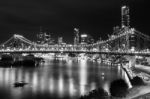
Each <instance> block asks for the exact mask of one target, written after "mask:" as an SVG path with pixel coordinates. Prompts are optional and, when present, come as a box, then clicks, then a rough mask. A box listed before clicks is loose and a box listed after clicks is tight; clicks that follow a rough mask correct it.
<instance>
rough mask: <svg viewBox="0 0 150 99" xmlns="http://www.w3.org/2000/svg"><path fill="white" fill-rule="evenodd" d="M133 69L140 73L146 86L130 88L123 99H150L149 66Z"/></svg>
mask: <svg viewBox="0 0 150 99" xmlns="http://www.w3.org/2000/svg"><path fill="white" fill-rule="evenodd" d="M135 69H136V70H138V71H140V72H141V73H140V74H139V75H140V76H142V78H143V80H144V82H145V84H146V85H143V86H137V87H133V88H131V89H130V90H129V94H128V95H127V97H126V98H125V99H150V66H144V65H135ZM145 78H146V79H145Z"/></svg>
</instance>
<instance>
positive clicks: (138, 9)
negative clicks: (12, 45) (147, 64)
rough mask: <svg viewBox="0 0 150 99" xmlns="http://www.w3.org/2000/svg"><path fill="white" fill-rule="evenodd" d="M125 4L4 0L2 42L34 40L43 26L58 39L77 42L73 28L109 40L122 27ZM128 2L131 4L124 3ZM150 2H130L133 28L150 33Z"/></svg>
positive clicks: (0, 13)
mask: <svg viewBox="0 0 150 99" xmlns="http://www.w3.org/2000/svg"><path fill="white" fill-rule="evenodd" d="M122 1H123V0H0V42H3V41H5V40H7V39H8V38H9V37H11V36H12V35H13V34H14V33H17V34H21V35H23V36H25V37H27V38H28V39H30V40H35V39H36V34H37V33H38V32H39V31H40V26H42V27H43V28H44V29H45V30H46V31H49V32H51V33H52V35H53V36H54V37H58V36H63V37H64V41H66V42H67V43H72V42H73V35H74V34H73V28H75V27H76V28H79V29H80V31H81V33H83V32H85V33H88V34H90V35H92V36H93V37H94V38H95V39H98V38H99V37H102V38H106V37H107V35H108V34H111V33H112V31H113V27H114V26H116V25H120V24H121V23H120V21H121V10H120V9H121V5H122ZM124 1H127V0H124ZM148 1H149V0H129V3H128V4H129V6H130V16H131V26H132V27H135V28H136V29H138V30H139V31H141V32H144V33H145V34H148V33H150V29H149V27H150V15H149V3H148Z"/></svg>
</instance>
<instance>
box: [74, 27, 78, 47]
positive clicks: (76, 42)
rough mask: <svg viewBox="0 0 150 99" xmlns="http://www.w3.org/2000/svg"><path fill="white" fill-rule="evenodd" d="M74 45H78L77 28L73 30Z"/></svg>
mask: <svg viewBox="0 0 150 99" xmlns="http://www.w3.org/2000/svg"><path fill="white" fill-rule="evenodd" d="M74 34H75V37H74V44H75V45H77V44H79V29H78V28H74Z"/></svg>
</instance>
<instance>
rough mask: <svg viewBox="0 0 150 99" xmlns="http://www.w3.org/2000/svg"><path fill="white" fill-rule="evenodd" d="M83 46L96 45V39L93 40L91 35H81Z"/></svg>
mask: <svg viewBox="0 0 150 99" xmlns="http://www.w3.org/2000/svg"><path fill="white" fill-rule="evenodd" d="M80 37H81V41H80V43H81V44H92V43H94V39H93V38H92V36H90V35H89V34H85V33H84V34H81V36H80Z"/></svg>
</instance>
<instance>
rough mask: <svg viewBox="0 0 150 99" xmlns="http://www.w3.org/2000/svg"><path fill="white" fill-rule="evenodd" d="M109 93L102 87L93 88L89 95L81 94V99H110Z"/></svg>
mask: <svg viewBox="0 0 150 99" xmlns="http://www.w3.org/2000/svg"><path fill="white" fill-rule="evenodd" d="M107 97H108V93H107V92H106V91H105V90H104V89H102V88H98V89H96V90H92V91H91V92H89V94H88V95H84V96H81V97H80V99H108V98H107Z"/></svg>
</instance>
